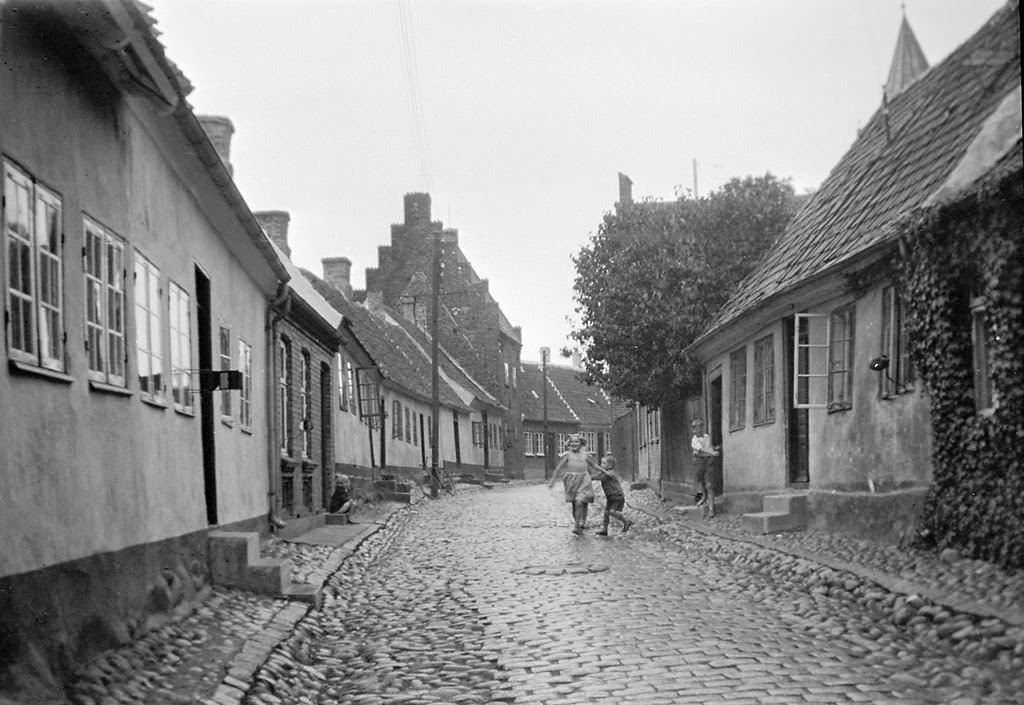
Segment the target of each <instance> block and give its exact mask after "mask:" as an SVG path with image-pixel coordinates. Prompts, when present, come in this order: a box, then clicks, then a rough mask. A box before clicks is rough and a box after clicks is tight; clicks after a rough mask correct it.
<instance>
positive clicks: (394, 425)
mask: <svg viewBox="0 0 1024 705" xmlns="http://www.w3.org/2000/svg"><path fill="white" fill-rule="evenodd" d="M391 437H392V438H398V439H399V440H401V438H402V403H401V402H399V401H398V400H395V401H393V402H391Z"/></svg>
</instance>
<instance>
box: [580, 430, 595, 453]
mask: <svg viewBox="0 0 1024 705" xmlns="http://www.w3.org/2000/svg"><path fill="white" fill-rule="evenodd" d="M583 440H584V441H585V442H586V450H587V452H588V453H596V452H597V433H596V432H594V431H584V432H583Z"/></svg>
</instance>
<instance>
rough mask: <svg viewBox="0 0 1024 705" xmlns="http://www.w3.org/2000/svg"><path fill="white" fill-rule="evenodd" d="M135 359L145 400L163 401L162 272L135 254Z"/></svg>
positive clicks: (140, 387)
mask: <svg viewBox="0 0 1024 705" xmlns="http://www.w3.org/2000/svg"><path fill="white" fill-rule="evenodd" d="M134 289H135V292H134V293H135V357H136V366H137V367H138V375H139V391H140V392H142V396H143V398H145V399H149V400H151V401H162V400H163V396H164V387H163V364H164V363H163V357H162V356H161V352H160V349H161V347H162V346H163V341H162V340H161V336H160V331H161V327H162V317H161V314H160V270H159V269H157V268H156V267H155V266H154V265H153V263H152V262H150V261H149V260H148V259H146V258H145V257H143V256H142V255H141V254H139V252H136V253H135V287H134Z"/></svg>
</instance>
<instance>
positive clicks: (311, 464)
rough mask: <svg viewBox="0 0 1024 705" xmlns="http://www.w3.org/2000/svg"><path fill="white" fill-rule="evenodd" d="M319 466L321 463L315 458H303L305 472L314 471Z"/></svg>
mask: <svg viewBox="0 0 1024 705" xmlns="http://www.w3.org/2000/svg"><path fill="white" fill-rule="evenodd" d="M318 467H320V463H318V462H316V461H314V460H310V459H309V458H303V459H302V471H303V472H313V471H314V470H316V469H317V468H318Z"/></svg>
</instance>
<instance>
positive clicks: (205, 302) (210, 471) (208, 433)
mask: <svg viewBox="0 0 1024 705" xmlns="http://www.w3.org/2000/svg"><path fill="white" fill-rule="evenodd" d="M210 321H211V316H210V279H209V277H207V276H206V274H204V273H203V270H201V269H200V268H199V267H198V266H197V267H196V329H197V331H198V333H199V369H201V370H212V369H213V329H212V328H211V326H210ZM220 393H221V394H227V393H228V392H220ZM213 423H214V419H213V392H212V391H209V392H200V393H199V426H200V429H201V434H202V443H203V491H204V494H205V495H206V523H208V524H210V525H211V526H212V525H214V524H216V523H217V452H216V445H215V443H214V440H215V436H214V433H215V430H214V429H215V427H214V425H213Z"/></svg>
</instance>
